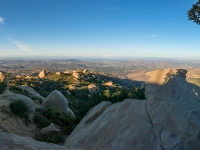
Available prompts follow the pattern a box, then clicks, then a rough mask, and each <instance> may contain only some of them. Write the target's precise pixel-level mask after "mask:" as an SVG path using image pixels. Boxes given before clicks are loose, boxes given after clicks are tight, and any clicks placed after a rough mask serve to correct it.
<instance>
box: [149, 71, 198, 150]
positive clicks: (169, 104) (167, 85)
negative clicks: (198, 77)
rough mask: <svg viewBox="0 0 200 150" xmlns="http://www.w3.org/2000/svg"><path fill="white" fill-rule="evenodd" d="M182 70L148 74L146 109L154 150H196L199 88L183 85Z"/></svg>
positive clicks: (184, 72) (186, 83)
mask: <svg viewBox="0 0 200 150" xmlns="http://www.w3.org/2000/svg"><path fill="white" fill-rule="evenodd" d="M186 73H187V71H186V70H183V69H170V68H167V69H162V70H156V71H152V72H149V75H150V79H149V81H148V84H147V86H146V88H145V95H146V98H147V103H146V108H147V113H148V114H149V116H150V118H151V121H152V123H153V131H154V133H155V135H156V144H155V145H156V149H159V148H164V149H169V150H170V149H185V150H186V149H200V136H199V135H200V103H199V102H200V97H199V94H200V88H199V87H198V86H195V85H193V84H190V83H188V82H186V81H185V77H186Z"/></svg>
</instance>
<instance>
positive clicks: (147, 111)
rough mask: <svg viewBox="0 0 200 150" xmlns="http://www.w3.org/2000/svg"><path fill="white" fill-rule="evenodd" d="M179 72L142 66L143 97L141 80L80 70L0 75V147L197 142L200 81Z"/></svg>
mask: <svg viewBox="0 0 200 150" xmlns="http://www.w3.org/2000/svg"><path fill="white" fill-rule="evenodd" d="M186 73H187V71H186V70H182V69H170V68H167V69H161V70H156V71H152V72H149V73H147V75H149V81H148V84H147V85H145V96H144V95H142V93H143V94H144V87H143V88H136V87H134V88H131V89H130V88H127V87H123V85H118V83H115V81H114V80H110V77H106V79H107V80H105V79H102V76H100V75H94V74H93V73H90V72H88V71H86V70H85V71H74V72H65V73H61V72H55V73H52V72H50V73H48V72H47V71H42V72H40V73H39V77H21V76H18V77H11V76H9V75H5V76H4V75H3V74H2V75H1V77H2V78H3V79H4V80H1V79H0V80H1V81H6V82H5V83H1V84H2V85H5V84H6V83H7V82H8V81H9V83H8V86H7V87H6V89H5V91H4V92H3V93H2V94H0V108H1V109H0V135H1V140H0V141H1V142H0V144H1V146H2V147H3V148H4V149H18V147H20V148H21V149H45V148H46V149H63V148H66V149H76V148H80V149H86V150H108V149H109V150H116V149H126V150H132V149H137V150H143V149H145V150H146V149H147V150H154V149H156V150H160V149H162V150H164V149H165V150H172V149H174V150H188V149H191V150H196V149H200V138H199V137H200V136H199V134H200V133H199V132H200V117H199V113H200V104H199V101H200V98H199V94H200V87H198V86H196V85H194V84H190V83H188V82H187V81H186V80H185V79H186ZM2 88H5V87H4V86H2ZM54 88H56V89H54ZM45 90H46V91H45ZM145 97H146V99H145ZM131 98H132V99H131ZM137 98H138V99H137ZM139 98H140V99H139ZM124 99H125V100H124ZM93 106H94V107H93ZM19 108H20V109H19ZM80 120H81V121H80ZM74 128H75V129H74ZM24 136H26V137H27V136H29V137H30V138H26V140H25V139H24ZM32 138H34V139H36V140H39V141H46V142H51V143H57V144H59V145H52V144H48V143H43V142H38V141H35V140H33V139H32ZM11 140H12V142H11ZM63 140H65V143H63V142H62V141H63ZM8 143H9V144H8ZM60 145H63V146H60ZM44 147H45V148H44Z"/></svg>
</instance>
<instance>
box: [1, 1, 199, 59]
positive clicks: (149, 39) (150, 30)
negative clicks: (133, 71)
mask: <svg viewBox="0 0 200 150" xmlns="http://www.w3.org/2000/svg"><path fill="white" fill-rule="evenodd" d="M195 2H196V0H0V56H19V55H24V56H27V55H33V56H63V57H64V56H67V57H71V56H84V57H85V56H87V57H127V56H128V57H183V58H184V57H191V58H193V57H199V58H200V26H198V25H197V24H195V23H193V22H192V21H188V17H187V11H188V10H189V9H190V8H191V6H192V4H194V3H195Z"/></svg>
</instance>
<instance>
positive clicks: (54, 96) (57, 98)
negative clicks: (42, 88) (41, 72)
mask: <svg viewBox="0 0 200 150" xmlns="http://www.w3.org/2000/svg"><path fill="white" fill-rule="evenodd" d="M41 105H43V106H47V107H52V108H56V109H57V110H58V111H60V112H66V113H71V114H72V115H74V114H73V112H72V111H71V110H70V109H69V108H68V100H67V99H66V98H65V97H64V95H63V94H62V93H61V92H60V91H58V90H54V91H53V92H51V93H50V94H49V95H48V96H47V98H46V99H45V100H44V101H43V102H42V104H41Z"/></svg>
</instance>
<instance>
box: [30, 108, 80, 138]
mask: <svg viewBox="0 0 200 150" xmlns="http://www.w3.org/2000/svg"><path fill="white" fill-rule="evenodd" d="M36 111H37V113H36V114H35V116H34V119H33V120H34V122H35V123H36V124H37V127H38V128H43V127H47V126H48V125H50V124H51V123H55V124H57V125H59V126H61V127H62V133H63V134H67V135H69V134H70V133H71V132H72V131H73V129H74V128H75V126H76V125H77V122H76V119H75V117H73V116H72V115H71V114H69V113H64V112H59V111H58V110H57V109H55V108H48V109H46V110H41V109H37V110H36Z"/></svg>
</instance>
